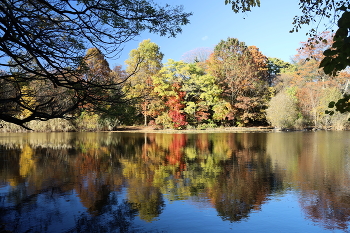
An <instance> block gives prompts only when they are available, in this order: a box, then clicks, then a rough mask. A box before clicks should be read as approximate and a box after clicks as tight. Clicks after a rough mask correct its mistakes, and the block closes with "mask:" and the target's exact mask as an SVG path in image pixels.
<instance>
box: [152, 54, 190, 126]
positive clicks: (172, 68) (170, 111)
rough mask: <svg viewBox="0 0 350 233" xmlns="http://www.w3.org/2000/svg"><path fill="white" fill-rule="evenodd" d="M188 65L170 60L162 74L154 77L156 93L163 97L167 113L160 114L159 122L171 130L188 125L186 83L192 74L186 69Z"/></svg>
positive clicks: (161, 71)
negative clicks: (184, 88) (184, 89)
mask: <svg viewBox="0 0 350 233" xmlns="http://www.w3.org/2000/svg"><path fill="white" fill-rule="evenodd" d="M187 65H188V64H186V63H184V62H183V61H174V60H172V59H169V60H168V62H167V63H166V64H165V65H164V66H163V68H162V69H161V70H160V72H159V73H158V74H157V75H155V76H153V83H154V85H155V88H154V91H155V92H156V93H157V94H158V95H159V96H160V97H162V100H163V101H164V105H165V106H166V107H167V108H166V109H164V110H165V112H163V113H162V114H160V115H161V116H160V117H158V118H157V122H159V123H160V124H162V125H167V126H169V127H171V128H178V129H180V128H183V127H185V126H186V125H187V121H186V115H185V113H184V107H185V104H184V97H185V95H186V92H185V91H183V85H184V82H185V81H186V80H187V79H189V78H190V72H189V70H188V69H187V68H186V67H187Z"/></svg>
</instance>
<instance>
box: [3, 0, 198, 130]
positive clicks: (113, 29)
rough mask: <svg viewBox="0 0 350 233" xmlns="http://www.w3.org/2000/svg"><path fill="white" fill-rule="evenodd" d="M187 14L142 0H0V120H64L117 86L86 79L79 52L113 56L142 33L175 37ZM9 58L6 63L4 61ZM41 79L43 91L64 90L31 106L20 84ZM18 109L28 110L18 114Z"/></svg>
mask: <svg viewBox="0 0 350 233" xmlns="http://www.w3.org/2000/svg"><path fill="white" fill-rule="evenodd" d="M190 15H191V13H184V12H183V8H182V7H181V6H175V7H171V6H169V5H166V6H164V7H162V6H159V5H157V4H155V3H154V2H152V1H147V0H131V1H117V2H116V1H114V0H103V1H97V0H91V1H86V0H79V1H76V2H74V3H72V2H71V1H60V0H52V1H46V0H42V1H25V0H19V1H2V2H1V3H0V18H1V19H2V20H1V22H0V34H1V40H0V57H1V61H0V67H1V69H2V70H3V72H2V73H1V76H0V80H1V85H2V87H6V88H1V90H0V103H1V105H0V106H1V107H0V110H1V111H0V119H2V120H5V121H8V122H12V123H15V124H18V125H21V126H24V127H25V125H24V124H25V123H26V122H29V121H31V120H36V119H38V120H48V119H50V118H64V117H66V116H68V115H67V114H68V113H70V112H72V111H73V110H75V109H77V108H78V107H79V106H81V105H83V104H85V103H86V102H87V101H88V100H89V97H91V96H94V95H95V93H96V92H98V91H99V90H101V89H110V90H119V85H118V83H117V84H116V83H114V82H110V83H99V82H98V81H97V80H86V79H84V78H81V77H82V74H84V73H86V72H87V70H86V69H85V68H87V66H86V65H85V64H84V59H83V58H84V56H85V55H84V53H85V51H86V49H87V48H91V47H96V48H98V49H99V50H100V51H101V52H102V53H103V54H111V55H115V54H118V53H119V52H120V51H121V48H122V47H123V45H124V43H126V42H127V41H130V40H132V39H133V38H134V37H135V36H138V35H140V33H141V32H142V31H145V30H146V31H149V32H151V33H157V34H159V35H161V36H166V35H167V36H176V35H177V34H178V33H181V27H182V26H183V25H186V24H188V23H189V20H188V18H189V16H190ZM8 61H9V62H8ZM36 81H45V82H46V83H45V84H46V85H47V86H48V89H51V90H55V89H59V88H61V89H64V90H63V91H61V92H64V93H69V97H70V98H69V100H70V101H66V102H64V101H63V102H62V99H61V96H62V95H59V94H58V93H59V91H56V90H55V91H52V92H50V93H46V96H45V98H40V100H41V101H39V99H38V98H37V101H36V102H35V104H34V105H29V104H27V103H26V102H25V101H24V100H23V98H24V97H28V98H36V97H37V96H36V95H37V93H36V92H27V93H23V92H22V91H21V89H20V88H19V87H18V85H19V84H20V83H23V82H27V83H26V85H28V83H29V82H36ZM22 109H26V110H27V111H29V112H30V114H29V115H28V116H26V117H24V118H21V117H20V116H19V113H20V112H21V110H22Z"/></svg>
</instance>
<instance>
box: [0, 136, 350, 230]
mask: <svg viewBox="0 0 350 233" xmlns="http://www.w3.org/2000/svg"><path fill="white" fill-rule="evenodd" d="M349 223H350V132H348V131H340V132H333V131H317V132H269V133H230V132H227V133H218V132H214V133H206V132H203V133H178V134H173V133H126V132H122V133H121V132H101V133H23V134H22V133H13V134H12V133H6V134H5V133H3V134H0V232H5V231H6V232H348V231H349Z"/></svg>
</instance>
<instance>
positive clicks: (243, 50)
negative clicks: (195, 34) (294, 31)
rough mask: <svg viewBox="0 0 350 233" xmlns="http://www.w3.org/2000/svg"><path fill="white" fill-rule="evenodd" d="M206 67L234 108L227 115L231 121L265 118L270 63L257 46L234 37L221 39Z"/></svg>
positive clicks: (238, 121)
mask: <svg viewBox="0 0 350 233" xmlns="http://www.w3.org/2000/svg"><path fill="white" fill-rule="evenodd" d="M207 66H208V72H209V73H210V74H211V75H213V76H215V77H216V78H217V79H218V83H219V85H220V86H221V88H222V89H223V96H225V98H226V100H227V101H228V102H230V103H231V105H232V110H233V111H232V112H231V114H230V116H228V117H229V118H230V119H231V120H235V123H239V124H247V123H248V122H250V121H260V120H263V118H264V117H263V111H262V110H263V109H264V108H265V106H264V105H265V104H266V102H265V97H264V96H266V94H267V92H266V91H267V90H268V82H267V80H268V66H267V57H266V56H264V55H263V54H262V53H261V52H260V51H259V49H258V48H257V47H255V46H247V45H246V44H245V43H244V42H240V41H238V40H237V39H235V38H228V39H227V40H226V41H224V40H222V41H221V42H220V43H219V44H217V45H216V46H215V50H214V53H213V55H212V56H211V57H210V58H209V59H208V61H207Z"/></svg>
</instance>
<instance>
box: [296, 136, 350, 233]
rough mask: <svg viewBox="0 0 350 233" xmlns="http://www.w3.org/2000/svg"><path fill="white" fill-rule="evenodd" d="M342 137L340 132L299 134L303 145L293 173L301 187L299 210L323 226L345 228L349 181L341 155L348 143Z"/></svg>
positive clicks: (349, 211)
mask: <svg viewBox="0 0 350 233" xmlns="http://www.w3.org/2000/svg"><path fill="white" fill-rule="evenodd" d="M344 138H346V137H344V136H342V134H341V133H338V134H337V135H331V134H329V133H327V132H319V133H317V134H314V133H309V134H303V138H302V141H303V144H302V146H303V148H302V150H301V151H300V154H299V155H298V169H296V172H295V173H294V177H295V178H296V180H297V181H298V183H299V188H300V189H301V197H300V200H299V201H300V203H301V207H302V209H303V210H304V211H305V213H306V215H307V216H308V218H310V219H311V220H313V221H315V222H317V223H319V224H320V225H322V226H323V227H324V228H326V229H343V230H345V229H347V228H348V226H349V220H350V199H349V195H350V191H349V189H348V187H350V180H349V174H348V167H347V163H348V162H347V161H346V156H344V154H346V153H348V150H349V146H348V144H347V143H339V142H341V141H343V140H344ZM320 142H327V143H320ZM295 183H296V182H295Z"/></svg>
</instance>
